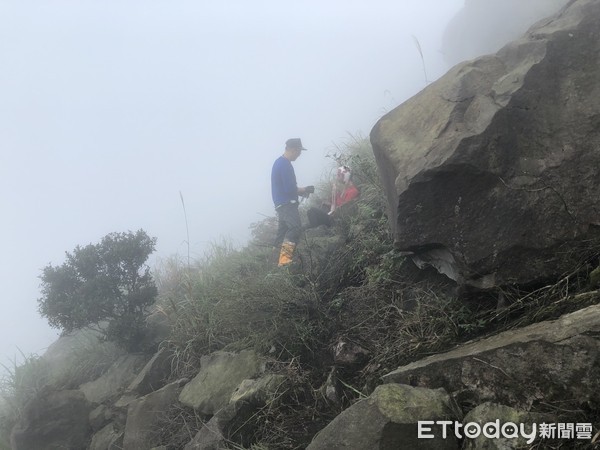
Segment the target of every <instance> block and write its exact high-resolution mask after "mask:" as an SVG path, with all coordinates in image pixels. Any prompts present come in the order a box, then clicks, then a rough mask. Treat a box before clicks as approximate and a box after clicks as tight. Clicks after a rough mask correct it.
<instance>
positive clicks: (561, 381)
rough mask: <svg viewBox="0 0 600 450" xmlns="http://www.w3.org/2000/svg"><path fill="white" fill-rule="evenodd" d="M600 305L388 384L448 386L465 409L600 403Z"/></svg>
mask: <svg viewBox="0 0 600 450" xmlns="http://www.w3.org/2000/svg"><path fill="white" fill-rule="evenodd" d="M599 333H600V305H594V306H589V307H587V308H584V309H581V310H579V311H577V312H574V313H571V314H566V315H564V316H562V317H560V318H559V319H557V320H552V321H547V322H540V323H536V324H534V325H530V326H527V327H524V328H521V329H518V330H510V331H505V332H503V333H500V334H498V335H495V336H492V337H490V338H486V339H482V340H480V341H475V342H471V343H468V344H465V345H463V346H460V347H458V348H456V349H454V350H451V351H449V352H447V353H442V354H437V355H433V356H429V357H427V358H424V359H422V360H420V361H416V362H414V363H411V364H408V365H406V366H403V367H400V368H399V369H397V370H395V371H393V372H391V373H389V374H387V375H385V376H384V377H383V379H384V381H385V382H389V383H406V384H410V385H413V386H420V387H427V388H444V389H446V391H448V392H449V393H450V394H452V395H453V397H454V398H455V399H456V400H457V401H458V402H459V404H461V405H463V406H468V405H471V406H475V405H479V404H481V403H484V402H488V401H491V402H496V403H501V404H504V405H509V406H511V407H514V408H518V409H521V410H525V411H529V410H530V409H531V408H532V407H535V406H539V405H540V402H544V403H545V404H552V403H553V402H558V403H560V404H561V405H562V406H563V407H564V408H566V407H567V405H571V406H572V407H573V409H577V408H580V407H583V408H584V409H586V408H589V407H592V406H593V405H595V404H598V402H600V338H599V337H598V336H599Z"/></svg>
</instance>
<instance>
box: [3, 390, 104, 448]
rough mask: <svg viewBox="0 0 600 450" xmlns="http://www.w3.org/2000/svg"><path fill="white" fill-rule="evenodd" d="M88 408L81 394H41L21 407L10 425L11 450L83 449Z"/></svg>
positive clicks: (84, 446) (85, 442)
mask: <svg viewBox="0 0 600 450" xmlns="http://www.w3.org/2000/svg"><path fill="white" fill-rule="evenodd" d="M91 409H92V405H91V404H90V403H89V402H88V401H87V400H86V399H85V396H84V395H83V392H81V391H78V390H69V391H58V392H55V391H45V392H41V393H40V394H39V395H38V396H37V397H35V398H34V399H33V400H31V401H30V402H29V403H28V405H27V406H26V407H25V410H24V412H23V415H22V417H21V419H20V420H19V422H18V423H17V424H16V425H15V426H14V428H13V430H12V433H11V437H10V444H11V448H12V449H13V450H33V449H45V450H54V449H64V448H69V449H80V448H86V447H87V442H88V441H89V439H90V436H91V432H92V429H91V427H90V424H89V422H88V417H89V414H90V411H91Z"/></svg>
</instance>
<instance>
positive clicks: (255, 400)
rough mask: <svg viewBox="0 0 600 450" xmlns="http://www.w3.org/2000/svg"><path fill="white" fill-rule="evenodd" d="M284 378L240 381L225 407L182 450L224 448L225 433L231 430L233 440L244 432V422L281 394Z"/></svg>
mask: <svg viewBox="0 0 600 450" xmlns="http://www.w3.org/2000/svg"><path fill="white" fill-rule="evenodd" d="M287 381H288V380H287V377H285V376H284V375H276V374H267V375H264V376H263V377H261V378H259V379H256V380H243V381H242V382H241V383H240V385H239V386H238V388H237V389H236V390H235V391H234V392H233V394H232V395H231V399H230V401H229V404H227V405H226V406H225V407H223V408H221V409H220V410H219V411H217V412H216V414H215V415H214V416H213V417H211V419H210V420H209V421H208V422H207V423H205V424H204V425H203V426H202V428H201V429H200V430H199V431H198V433H196V435H195V436H194V438H193V439H192V440H191V441H190V442H189V443H188V444H187V445H186V446H185V450H219V449H221V448H224V447H225V446H226V442H227V438H228V437H229V430H231V429H232V428H234V429H235V430H236V432H234V434H235V435H237V436H235V437H240V434H241V435H245V434H247V435H248V436H251V435H252V433H251V432H250V433H246V431H247V430H246V427H245V426H244V425H245V423H246V422H247V421H248V419H249V418H250V417H251V416H252V415H253V414H255V412H256V410H257V409H258V408H260V407H262V406H265V405H267V404H270V403H271V402H273V401H275V400H276V397H278V396H281V395H283V393H284V391H285V390H286V388H287V386H288V383H287Z"/></svg>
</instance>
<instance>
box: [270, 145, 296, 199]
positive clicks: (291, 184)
mask: <svg viewBox="0 0 600 450" xmlns="http://www.w3.org/2000/svg"><path fill="white" fill-rule="evenodd" d="M271 195H272V196H273V203H274V204H275V208H277V207H278V206H281V205H285V204H286V203H290V202H298V185H297V184H296V173H295V172H294V168H293V167H292V163H291V161H290V160H289V159H287V158H286V157H284V156H280V157H279V158H277V159H276V160H275V162H274V163H273V169H272V170H271Z"/></svg>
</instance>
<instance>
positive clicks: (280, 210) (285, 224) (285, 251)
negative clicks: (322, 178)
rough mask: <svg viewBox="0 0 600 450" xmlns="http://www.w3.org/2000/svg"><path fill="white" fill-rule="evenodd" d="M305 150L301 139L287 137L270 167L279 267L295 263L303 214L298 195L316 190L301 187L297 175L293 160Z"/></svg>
mask: <svg viewBox="0 0 600 450" xmlns="http://www.w3.org/2000/svg"><path fill="white" fill-rule="evenodd" d="M302 150H306V149H305V148H304V147H303V146H302V141H301V140H300V139H299V138H293V139H288V140H287V141H286V143H285V151H284V152H283V155H282V156H280V157H279V158H277V159H276V160H275V163H273V169H272V170H271V194H272V196H273V203H274V204H275V211H276V212H277V218H278V220H279V229H278V230H277V239H276V240H275V248H280V251H279V264H278V265H279V267H283V266H286V265H288V264H290V263H291V262H292V256H293V254H294V249H295V248H296V244H297V243H298V239H299V238H300V233H301V232H302V224H301V223H300V214H299V212H298V196H299V195H301V196H303V197H308V195H310V194H312V193H313V192H314V191H315V187H314V186H306V187H301V188H299V187H298V185H297V184H296V174H295V172H294V168H293V167H292V162H293V161H296V160H297V159H298V157H299V156H300V154H301V153H302Z"/></svg>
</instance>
